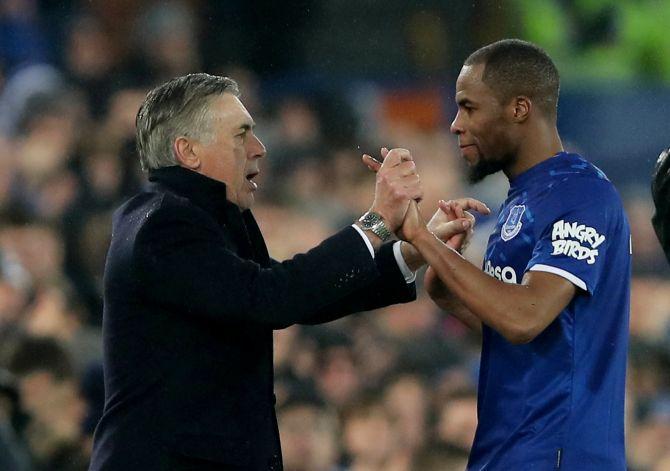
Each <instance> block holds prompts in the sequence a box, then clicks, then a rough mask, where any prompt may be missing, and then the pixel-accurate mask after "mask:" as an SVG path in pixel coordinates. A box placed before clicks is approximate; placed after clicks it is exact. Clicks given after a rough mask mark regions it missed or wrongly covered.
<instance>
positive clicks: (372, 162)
mask: <svg viewBox="0 0 670 471" xmlns="http://www.w3.org/2000/svg"><path fill="white" fill-rule="evenodd" d="M362 159H363V163H364V164H365V165H367V167H368V168H369V169H370V170H372V171H373V172H377V171H378V170H379V169H380V168H382V163H381V162H380V161H379V160H377V159H375V158H374V157H372V156H371V155H368V154H363V157H362Z"/></svg>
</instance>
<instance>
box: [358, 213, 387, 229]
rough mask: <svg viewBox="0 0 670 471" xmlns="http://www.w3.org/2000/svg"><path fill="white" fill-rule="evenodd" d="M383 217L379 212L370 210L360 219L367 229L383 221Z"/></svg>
mask: <svg viewBox="0 0 670 471" xmlns="http://www.w3.org/2000/svg"><path fill="white" fill-rule="evenodd" d="M381 220H382V218H381V216H380V215H379V214H377V213H372V212H368V213H365V214H364V215H363V217H362V218H361V219H360V221H361V224H362V225H363V228H365V229H370V228H371V227H372V226H374V225H375V224H377V223H378V222H381Z"/></svg>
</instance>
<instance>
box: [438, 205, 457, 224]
mask: <svg viewBox="0 0 670 471" xmlns="http://www.w3.org/2000/svg"><path fill="white" fill-rule="evenodd" d="M437 206H438V207H439V208H440V210H442V212H443V213H444V214H446V215H447V219H448V220H450V221H451V220H453V219H456V213H455V212H454V209H453V207H452V205H451V201H444V200H440V201H438V202H437Z"/></svg>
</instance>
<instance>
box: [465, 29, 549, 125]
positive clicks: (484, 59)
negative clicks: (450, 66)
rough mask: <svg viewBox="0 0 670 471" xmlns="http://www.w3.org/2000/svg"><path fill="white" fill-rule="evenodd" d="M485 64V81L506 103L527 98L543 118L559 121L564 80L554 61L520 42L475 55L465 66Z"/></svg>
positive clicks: (507, 41)
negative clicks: (561, 90)
mask: <svg viewBox="0 0 670 471" xmlns="http://www.w3.org/2000/svg"><path fill="white" fill-rule="evenodd" d="M479 64H484V66H485V67H484V73H483V74H482V81H483V82H484V83H485V84H486V85H488V86H489V88H491V90H493V92H494V93H495V94H496V95H497V97H498V100H499V101H500V102H501V103H503V102H506V101H508V100H509V99H511V98H513V97H515V96H519V95H525V96H527V97H529V98H530V99H531V100H532V102H533V103H534V104H536V105H537V106H538V107H539V108H540V110H541V111H542V112H543V114H544V115H545V116H547V117H549V118H551V119H556V108H557V106H558V93H559V88H560V78H559V75H558V69H557V68H556V65H555V64H554V61H552V60H551V57H549V55H548V54H547V53H546V52H545V51H544V50H543V49H542V48H540V47H538V46H536V45H535V44H532V43H529V42H527V41H522V40H520V39H503V40H501V41H497V42H494V43H492V44H489V45H488V46H484V47H482V48H480V49H478V50H476V51H475V52H473V53H472V54H471V55H470V56H469V57H468V58H467V59H466V60H465V63H464V65H479Z"/></svg>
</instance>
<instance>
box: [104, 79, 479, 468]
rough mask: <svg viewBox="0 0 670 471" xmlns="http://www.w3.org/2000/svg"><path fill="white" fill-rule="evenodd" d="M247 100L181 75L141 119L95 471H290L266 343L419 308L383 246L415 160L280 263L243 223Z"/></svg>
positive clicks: (416, 193) (115, 256)
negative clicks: (141, 180) (338, 225)
mask: <svg viewBox="0 0 670 471" xmlns="http://www.w3.org/2000/svg"><path fill="white" fill-rule="evenodd" d="M238 95H239V93H238V90H237V85H236V84H235V82H234V81H233V80H231V79H228V78H225V77H215V76H210V75H207V74H194V75H188V76H185V77H179V78H176V79H173V80H171V81H169V82H167V83H165V84H163V85H161V86H159V87H158V88H156V89H154V90H153V91H151V92H150V93H149V94H148V96H147V98H146V100H145V102H144V103H143V105H142V106H141V108H140V110H139V113H138V115H137V141H138V151H139V155H140V159H141V162H142V165H143V168H144V169H145V170H148V172H149V181H150V184H149V185H148V187H147V188H146V189H145V190H144V191H143V192H141V193H140V194H138V195H137V196H135V197H134V198H132V199H131V200H129V201H128V202H127V203H125V204H124V205H123V206H122V207H121V208H119V209H118V211H117V212H116V213H115V216H114V225H113V234H112V242H111V246H110V249H109V253H108V257H107V265H106V269H105V291H104V297H105V299H104V301H105V311H104V324H103V331H104V347H105V358H104V361H105V394H106V401H105V409H104V414H103V417H102V419H101V421H100V423H99V425H98V427H97V430H96V434H95V440H94V450H93V459H92V464H91V469H93V470H124V471H125V470H135V469H137V470H168V469H169V470H173V469H180V470H181V469H198V470H206V469H226V470H236V469H244V470H268V469H273V470H277V469H282V462H281V453H280V444H279V434H278V430H277V422H276V416H275V411H274V407H273V404H274V395H273V371H272V331H273V329H280V328H284V327H287V326H289V325H291V324H295V323H308V324H309V323H319V322H326V321H329V320H333V319H336V318H338V317H341V316H344V315H346V314H349V313H353V312H357V311H362V310H369V309H373V308H377V307H381V306H385V305H388V304H392V303H399V302H407V301H410V300H412V299H414V297H415V287H414V284H413V272H412V270H413V269H416V268H417V266H418V264H419V263H420V261H419V260H418V259H416V257H415V256H411V254H410V251H407V250H404V252H406V253H407V256H408V258H409V260H408V263H409V266H408V265H407V264H406V262H405V260H404V259H403V257H402V254H401V248H400V245H399V244H400V243H399V242H396V243H387V244H385V243H384V242H386V240H387V239H388V238H389V237H390V236H391V234H392V233H393V232H395V231H396V230H397V229H398V228H399V227H400V226H401V224H402V221H403V219H404V216H405V213H406V211H407V208H408V206H409V201H410V200H415V199H420V198H421V196H422V189H421V184H420V180H419V177H418V175H417V173H416V169H415V166H414V162H413V161H412V158H411V155H410V154H409V152H408V151H406V150H402V149H394V150H392V151H390V152H387V151H384V152H383V154H384V157H385V159H384V162H383V165H381V168H380V169H379V170H378V172H377V184H376V192H375V199H374V202H373V204H372V207H371V210H370V211H369V212H368V213H366V215H364V217H362V218H361V220H359V221H357V222H356V223H355V224H354V225H352V227H347V228H345V229H343V230H342V231H340V232H338V233H337V234H335V235H334V236H332V237H330V238H328V239H326V240H325V241H324V242H322V243H321V244H320V245H318V246H317V247H315V248H314V249H312V250H310V251H309V252H307V253H306V254H302V255H298V256H296V257H295V258H293V259H291V260H288V261H285V262H283V263H279V262H276V261H274V260H272V259H271V258H270V257H269V256H268V252H267V249H266V246H265V243H264V241H263V237H262V235H261V233H260V231H259V229H258V226H257V225H256V222H255V221H254V218H253V216H252V214H251V212H250V211H249V208H251V206H252V204H253V203H254V198H255V192H256V190H257V188H258V185H257V183H256V182H255V181H254V179H255V178H256V176H257V175H258V173H259V162H260V161H261V159H263V158H264V157H265V154H266V151H265V147H264V146H263V144H262V143H261V141H260V140H259V138H258V137H257V136H256V134H255V132H254V121H253V119H252V117H251V116H250V115H249V113H248V112H247V110H246V109H245V107H244V105H243V104H242V103H241V102H240V100H239V98H238ZM366 159H367V160H366V162H367V163H369V164H370V163H371V162H372V161H371V160H370V159H369V157H366ZM438 219H439V218H436V220H438ZM461 222H462V221H461ZM466 226H467V224H466ZM433 229H434V230H436V231H437V232H438V233H439V234H440V235H441V236H443V237H449V236H450V235H451V234H454V233H456V232H459V231H462V230H463V226H462V225H458V224H456V223H446V220H445V221H444V223H443V224H440V225H439V226H438V225H437V224H434V225H433ZM414 255H416V254H414Z"/></svg>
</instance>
